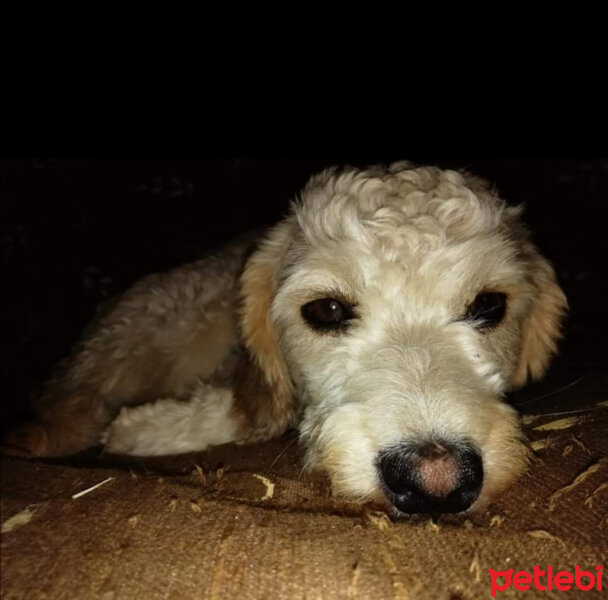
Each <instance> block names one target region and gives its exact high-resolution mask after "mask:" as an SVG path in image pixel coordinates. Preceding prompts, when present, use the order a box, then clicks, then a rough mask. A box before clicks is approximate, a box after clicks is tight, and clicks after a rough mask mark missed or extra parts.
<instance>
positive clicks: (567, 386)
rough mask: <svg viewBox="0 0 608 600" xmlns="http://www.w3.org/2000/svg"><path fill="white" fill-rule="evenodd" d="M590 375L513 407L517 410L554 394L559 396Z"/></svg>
mask: <svg viewBox="0 0 608 600" xmlns="http://www.w3.org/2000/svg"><path fill="white" fill-rule="evenodd" d="M590 375H593V372H591V373H585V374H584V375H582V376H581V377H579V378H578V379H575V380H574V381H572V382H571V383H569V384H568V385H565V386H563V387H561V388H559V389H557V390H553V391H552V392H549V393H547V394H544V395H543V396H538V397H536V398H532V399H530V400H526V401H525V402H521V403H520V404H515V405H514V406H516V407H517V408H519V407H520V406H525V405H526V404H530V402H537V401H538V400H544V399H545V398H550V397H551V396H554V395H555V394H559V393H560V392H563V391H565V390H567V389H568V388H571V387H572V386H575V385H576V384H577V383H580V382H581V381H582V380H583V379H586V378H587V377H589V376H590Z"/></svg>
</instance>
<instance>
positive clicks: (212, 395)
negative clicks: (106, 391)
mask: <svg viewBox="0 0 608 600" xmlns="http://www.w3.org/2000/svg"><path fill="white" fill-rule="evenodd" d="M232 404H233V396H232V391H231V390H229V389H226V388H214V387H211V386H209V385H205V384H200V385H199V386H198V387H197V389H196V390H195V391H194V393H193V394H192V395H191V396H190V397H189V399H188V401H179V400H173V399H170V398H163V399H161V400H157V401H156V402H154V403H153V404H144V405H142V406H138V407H136V408H123V409H122V410H121V411H120V414H119V415H118V417H117V418H116V419H115V420H114V422H113V423H112V425H111V426H110V428H109V430H108V431H107V432H105V433H104V435H103V437H102V442H104V443H105V445H106V450H107V451H108V452H114V453H116V454H133V455H138V456H154V455H163V454H180V453H183V452H195V451H198V450H206V449H207V448H208V447H209V446H217V445H220V444H226V443H228V442H232V441H234V440H235V439H236V435H237V432H238V430H239V425H240V423H239V421H238V419H236V418H235V417H234V416H233V415H231V409H232Z"/></svg>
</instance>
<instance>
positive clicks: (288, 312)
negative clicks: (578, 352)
mask: <svg viewBox="0 0 608 600" xmlns="http://www.w3.org/2000/svg"><path fill="white" fill-rule="evenodd" d="M520 213H521V210H520V208H516V207H507V206H505V204H504V203H503V202H502V201H501V200H500V199H499V198H498V197H497V196H496V195H495V194H494V193H493V192H492V191H491V190H490V189H489V188H488V186H487V184H485V183H484V182H483V181H481V180H479V179H477V178H474V177H472V176H470V175H467V174H462V173H457V172H454V171H441V170H439V169H437V168H412V167H411V166H410V165H408V164H407V163H398V164H395V165H392V166H391V167H390V168H388V169H381V168H377V169H370V170H367V171H359V170H355V169H349V170H344V171H340V172H338V171H336V170H329V171H325V172H324V173H322V174H320V175H318V176H316V177H314V178H312V179H311V181H310V182H309V183H308V185H307V186H306V187H305V189H304V190H303V192H302V194H301V197H300V198H299V200H298V201H296V202H295V203H294V204H293V206H292V210H291V213H290V215H289V216H288V217H287V219H286V220H284V221H283V222H282V223H280V224H279V225H278V226H277V227H276V228H274V229H273V230H272V231H271V232H270V233H269V235H268V236H267V238H266V239H265V241H264V242H263V243H262V245H261V247H260V248H259V249H258V250H257V251H256V253H255V254H254V255H253V256H252V257H251V259H250V260H249V262H248V264H247V267H246V269H245V272H244V274H243V278H242V291H243V296H244V302H243V311H242V329H243V335H244V339H245V342H246V345H247V346H248V348H249V351H250V353H251V355H252V356H253V358H254V364H255V366H256V367H257V368H258V369H259V373H260V375H261V376H262V378H263V381H264V390H265V393H266V394H267V395H268V399H267V402H269V403H270V405H271V407H272V410H270V411H269V412H268V413H267V416H268V415H270V414H272V415H277V414H278V415H281V414H286V413H287V412H289V410H288V409H286V408H285V407H287V406H289V405H290V404H289V403H290V401H291V400H290V399H291V398H292V397H294V396H295V397H296V398H298V401H299V402H300V403H301V404H300V406H301V407H302V411H303V413H302V420H301V424H300V429H301V433H302V438H303V440H304V441H305V443H306V446H307V452H308V464H309V465H310V466H313V467H321V468H323V469H325V470H326V471H327V472H328V474H329V476H330V478H331V481H332V485H333V487H334V490H335V491H336V492H337V493H339V494H344V495H347V496H348V497H350V498H356V499H360V500H366V499H380V498H382V499H388V500H389V501H390V503H391V504H392V505H393V506H394V507H396V508H397V509H398V510H399V511H401V512H404V513H416V512H460V511H462V510H466V509H467V508H469V507H470V506H473V505H474V506H480V505H481V504H483V503H485V502H486V501H487V500H488V499H489V498H491V497H492V496H494V495H495V494H496V493H497V492H499V491H500V490H502V489H504V488H506V487H507V486H508V485H509V484H511V483H512V482H513V481H514V480H515V478H517V477H518V476H519V475H520V474H521V473H522V471H523V470H524V468H525V464H526V452H525V447H524V445H523V443H522V440H521V436H520V429H519V424H518V418H517V415H516V412H515V411H514V410H513V409H512V408H511V407H509V406H508V405H507V404H505V403H504V402H503V400H502V397H503V395H504V393H505V392H506V391H507V390H509V389H511V388H514V387H517V386H520V385H522V384H523V383H525V381H526V380H527V379H528V378H529V377H532V378H537V377H540V376H541V375H542V374H543V372H544V371H545V369H546V367H547V365H548V363H549V360H550V358H551V356H552V355H553V354H554V352H555V350H556V340H557V339H558V338H559V331H560V321H561V317H562V315H563V313H564V311H565V308H566V299H565V296H564V294H563V293H562V291H561V289H560V288H559V286H558V285H557V283H556V280H555V275H554V272H553V269H552V268H551V266H550V265H549V263H548V262H547V261H546V260H545V259H544V258H543V257H542V256H541V255H540V254H539V253H538V251H537V250H536V248H535V247H534V246H533V244H532V243H531V241H530V239H529V235H528V233H527V231H526V229H525V228H524V226H523V225H522V222H521V220H520ZM273 411H274V412H273ZM282 411H283V412H282ZM273 418H275V417H273ZM279 418H280V417H279Z"/></svg>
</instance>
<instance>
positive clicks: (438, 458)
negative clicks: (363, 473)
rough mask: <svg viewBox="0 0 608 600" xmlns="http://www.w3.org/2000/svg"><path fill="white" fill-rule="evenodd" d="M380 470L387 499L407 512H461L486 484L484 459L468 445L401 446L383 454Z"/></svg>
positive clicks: (379, 461)
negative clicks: (483, 484)
mask: <svg viewBox="0 0 608 600" xmlns="http://www.w3.org/2000/svg"><path fill="white" fill-rule="evenodd" d="M378 468H379V471H380V475H381V477H382V481H383V482H384V491H385V493H386V496H387V497H388V499H389V500H390V501H391V503H392V504H393V505H394V506H395V507H396V508H398V509H399V510H400V511H401V512H404V513H456V512H461V511H463V510H466V509H467V508H469V506H471V504H473V502H474V501H475V500H476V499H477V496H479V492H480V491H481V485H482V483H483V463H482V460H481V456H480V454H479V452H478V451H477V450H475V448H474V447H473V446H471V445H469V444H467V445H464V446H456V445H452V444H448V443H444V442H429V443H427V444H423V445H418V446H415V445H407V444H406V445H402V446H399V447H397V448H394V449H391V450H387V451H383V452H381V453H380V455H379V460H378Z"/></svg>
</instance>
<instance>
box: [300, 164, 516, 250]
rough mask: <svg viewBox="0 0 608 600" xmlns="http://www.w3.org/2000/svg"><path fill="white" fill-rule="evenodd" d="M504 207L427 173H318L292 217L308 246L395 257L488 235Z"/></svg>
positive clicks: (464, 181)
mask: <svg viewBox="0 0 608 600" xmlns="http://www.w3.org/2000/svg"><path fill="white" fill-rule="evenodd" d="M504 212H505V205H504V202H503V201H502V200H500V199H499V198H498V197H497V196H496V195H495V194H493V193H491V192H490V190H489V189H488V186H487V184H485V183H484V182H482V181H481V180H479V179H476V178H474V177H472V176H469V175H466V174H463V173H458V172H455V171H442V170H440V169H438V168H435V167H421V168H410V167H409V165H403V164H402V163H397V164H395V165H392V166H391V167H389V168H388V169H385V170H382V169H372V170H365V171H360V170H355V169H350V170H347V171H345V172H341V173H336V172H334V171H328V172H324V173H322V174H320V175H318V176H316V177H314V178H312V179H311V181H310V182H309V183H308V185H307V186H306V187H305V188H304V190H303V191H302V194H301V196H300V200H299V202H297V203H296V204H295V205H294V213H295V217H296V219H297V222H298V224H299V228H300V230H301V232H302V235H303V237H304V239H305V240H306V241H307V242H308V243H309V244H312V245H318V244H320V243H324V242H325V243H327V242H332V241H334V242H335V241H339V240H354V241H356V242H357V243H358V244H359V245H360V246H362V247H367V248H369V249H374V248H378V247H381V248H382V249H384V250H389V249H390V248H393V249H394V250H395V251H396V252H401V247H402V246H404V245H405V246H409V247H410V248H414V247H415V246H417V245H422V246H425V247H426V248H428V249H430V245H435V246H436V245H439V244H442V243H445V242H446V241H462V240H466V239H470V238H473V237H475V236H480V235H484V234H488V233H491V232H493V231H496V230H497V228H499V226H500V225H501V223H502V221H503V216H504Z"/></svg>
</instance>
